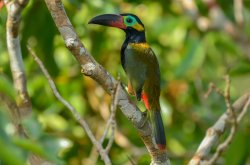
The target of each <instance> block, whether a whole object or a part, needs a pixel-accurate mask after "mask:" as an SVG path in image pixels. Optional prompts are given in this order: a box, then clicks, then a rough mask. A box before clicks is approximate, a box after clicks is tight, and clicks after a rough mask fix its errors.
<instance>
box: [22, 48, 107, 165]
mask: <svg viewBox="0 0 250 165" xmlns="http://www.w3.org/2000/svg"><path fill="white" fill-rule="evenodd" d="M27 48H28V50H29V51H30V53H31V55H32V57H33V59H34V60H35V62H36V63H37V64H38V66H39V67H40V69H41V70H42V72H43V74H44V75H45V77H46V79H47V80H48V82H49V85H50V87H51V89H52V91H53V93H54V95H55V96H56V98H57V99H58V100H59V101H60V102H61V103H62V104H63V105H64V106H65V107H67V108H68V109H69V110H70V112H71V113H72V114H73V116H74V118H75V119H76V120H77V121H78V123H79V124H80V125H81V126H82V128H83V129H84V131H85V132H86V133H87V135H88V137H89V138H90V140H91V142H92V143H93V144H94V145H95V146H96V148H97V150H98V151H99V153H100V155H101V157H102V159H103V161H104V162H105V164H106V165H111V161H110V158H109V157H108V155H107V154H106V152H105V150H104V149H103V147H102V145H101V144H100V143H99V142H98V141H97V140H96V138H95V136H94V135H93V133H92V132H91V130H90V128H89V126H88V124H87V122H86V121H85V119H83V118H82V117H81V115H80V114H79V113H78V111H77V110H76V109H75V108H74V107H73V106H72V105H71V104H70V103H69V102H68V101H66V100H65V99H64V98H63V97H62V96H61V95H60V93H59V92H58V90H57V88H56V85H55V83H54V81H53V80H52V78H51V76H50V75H49V73H48V71H47V69H46V68H45V67H44V65H43V63H42V61H41V60H40V59H39V58H38V56H37V55H36V54H35V52H34V51H33V50H32V49H31V47H30V46H29V45H27Z"/></svg>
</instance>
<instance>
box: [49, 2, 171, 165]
mask: <svg viewBox="0 0 250 165" xmlns="http://www.w3.org/2000/svg"><path fill="white" fill-rule="evenodd" d="M45 3H46V5H47V7H48V9H49V11H50V13H51V16H52V18H53V20H54V22H55V24H56V26H57V28H58V30H59V32H60V33H61V35H62V37H63V39H64V42H65V45H66V47H67V48H68V49H69V50H70V51H71V53H72V54H73V55H74V57H75V58H76V60H77V61H78V63H79V64H80V65H81V68H82V73H83V74H85V75H86V76H89V77H91V78H92V79H94V80H95V81H96V82H98V83H99V84H100V85H101V86H102V87H103V89H105V90H106V91H107V92H108V93H109V94H111V93H112V92H113V91H114V90H115V84H116V83H117V81H116V80H115V79H114V78H113V77H112V76H111V75H110V74H109V73H108V72H107V71H106V70H105V69H104V68H103V67H102V66H101V65H100V64H98V63H97V62H96V61H95V60H94V59H93V57H92V56H91V55H90V53H89V52H88V51H87V50H86V49H85V47H84V46H83V44H82V43H81V41H80V39H79V37H78V36H77V34H76V33H75V31H74V28H73V26H72V24H71V23H70V20H69V18H68V17H67V15H66V12H65V10H64V7H63V4H62V2H61V1H60V0H45ZM117 100H118V102H117V104H118V106H119V108H120V109H121V111H122V112H123V114H124V115H125V116H126V117H127V118H128V119H129V120H130V121H131V122H132V123H133V125H134V126H135V128H136V129H137V131H138V132H139V134H140V136H141V138H142V140H143V142H144V144H145V145H146V147H147V149H148V151H149V153H150V155H151V158H152V164H155V165H158V164H170V162H169V159H168V158H167V155H166V152H165V151H160V150H158V149H157V148H156V147H155V144H154V143H153V137H152V134H151V128H150V125H149V122H146V123H145V117H144V116H143V114H142V113H141V111H140V110H139V109H138V108H137V107H136V106H135V105H134V104H132V103H131V101H130V100H129V97H128V95H127V93H126V91H125V90H124V89H123V88H120V89H119V91H118V96H117ZM143 123H145V124H143Z"/></svg>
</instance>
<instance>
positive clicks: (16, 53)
mask: <svg viewBox="0 0 250 165" xmlns="http://www.w3.org/2000/svg"><path fill="white" fill-rule="evenodd" d="M28 2H29V0H5V1H4V3H5V5H6V8H7V11H8V18H7V23H6V33H7V34H6V40H7V46H8V52H9V58H10V67H11V73H12V77H13V82H14V87H15V90H16V94H17V99H16V103H15V104H12V105H13V106H14V105H16V106H14V109H11V108H10V109H9V110H10V111H13V110H14V111H17V112H11V113H10V115H11V118H12V119H13V123H14V124H15V126H16V130H17V133H18V135H19V136H24V137H26V138H28V134H27V132H26V131H25V128H23V127H22V125H21V121H22V120H23V119H24V118H26V117H28V116H29V114H30V113H31V112H32V104H31V100H30V97H29V94H28V91H27V83H26V75H25V70H24V64H23V59H22V52H21V46H20V38H19V25H20V22H21V13H22V11H23V9H24V8H25V6H26V5H27V4H28ZM5 101H7V100H6V99H5ZM7 104H8V102H7ZM14 120H16V121H14ZM28 162H29V164H31V165H39V164H42V163H47V164H48V163H50V162H48V161H46V160H43V159H42V158H40V157H39V156H37V155H34V154H33V153H30V154H29V157H28Z"/></svg>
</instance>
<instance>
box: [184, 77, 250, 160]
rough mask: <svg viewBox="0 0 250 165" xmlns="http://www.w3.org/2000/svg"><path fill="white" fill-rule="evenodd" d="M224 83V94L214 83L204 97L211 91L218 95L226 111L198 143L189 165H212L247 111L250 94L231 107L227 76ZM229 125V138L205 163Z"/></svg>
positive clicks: (229, 141) (231, 137)
mask: <svg viewBox="0 0 250 165" xmlns="http://www.w3.org/2000/svg"><path fill="white" fill-rule="evenodd" d="M225 81H226V85H225V91H224V93H223V92H222V91H221V90H220V89H219V88H218V87H217V86H216V85H215V84H214V83H210V86H209V89H208V92H207V93H206V95H205V96H208V95H209V94H210V93H211V92H212V91H213V90H215V91H216V92H217V93H218V94H220V95H222V96H223V97H224V99H225V103H226V107H227V111H226V112H225V113H224V114H222V115H221V117H220V118H219V119H218V121H217V122H216V123H215V124H214V125H213V126H212V127H210V128H209V129H208V130H207V132H206V136H205V137H204V139H203V140H202V142H201V143H200V146H199V147H198V149H197V151H196V153H195V155H194V156H193V158H192V159H191V160H190V162H189V165H198V164H201V163H205V164H213V163H214V162H215V161H216V160H217V159H218V158H219V156H220V155H221V153H222V152H223V151H224V150H225V148H226V147H227V146H228V145H229V144H230V143H231V141H232V140H233V137H234V135H235V133H236V130H237V124H238V123H239V121H240V119H241V118H242V117H243V115H242V113H243V114H245V113H246V111H247V109H248V106H249V104H250V103H249V102H250V93H246V94H245V95H243V96H241V97H240V98H239V99H238V100H236V101H235V102H234V104H233V105H231V103H230V78H229V76H226V77H225ZM237 115H238V117H237V121H236V116H237ZM229 125H231V129H230V134H229V136H228V137H227V139H226V140H225V141H224V142H223V143H222V144H221V145H219V146H218V147H217V150H216V152H215V154H214V155H213V156H212V158H211V159H210V160H209V161H206V160H205V159H206V158H207V157H208V155H209V153H210V151H211V148H212V147H213V145H215V144H216V143H217V142H218V140H219V137H220V136H221V135H222V134H223V133H224V132H225V130H226V128H227V127H228V126H229Z"/></svg>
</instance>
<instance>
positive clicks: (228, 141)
mask: <svg viewBox="0 0 250 165" xmlns="http://www.w3.org/2000/svg"><path fill="white" fill-rule="evenodd" d="M249 105H250V97H249V99H248V100H247V101H246V103H245V105H244V107H243V110H242V111H241V113H240V114H239V115H238V117H237V121H236V124H237V123H240V121H241V120H242V118H243V116H245V114H246V112H247V111H248V108H249ZM236 131H237V127H236V126H235V125H232V127H231V130H230V134H229V136H228V137H227V139H226V140H225V141H224V142H223V143H221V144H220V145H218V147H217V150H216V152H215V154H214V155H213V156H212V158H210V160H209V161H208V162H206V163H205V164H207V165H212V164H214V163H215V162H216V161H217V159H218V158H219V157H220V155H221V154H222V153H223V151H225V150H226V148H227V147H228V146H229V145H230V144H231V142H232V140H233V138H234V136H235V133H236Z"/></svg>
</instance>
